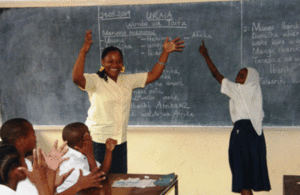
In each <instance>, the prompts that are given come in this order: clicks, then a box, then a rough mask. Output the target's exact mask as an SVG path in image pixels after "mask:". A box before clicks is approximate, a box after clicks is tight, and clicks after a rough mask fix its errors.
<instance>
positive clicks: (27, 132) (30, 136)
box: [0, 118, 94, 195]
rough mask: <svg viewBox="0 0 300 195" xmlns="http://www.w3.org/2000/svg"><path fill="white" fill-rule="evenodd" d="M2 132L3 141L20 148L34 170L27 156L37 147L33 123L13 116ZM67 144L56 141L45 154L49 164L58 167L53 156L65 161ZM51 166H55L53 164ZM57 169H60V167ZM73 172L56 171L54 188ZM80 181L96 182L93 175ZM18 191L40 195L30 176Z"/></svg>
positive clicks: (24, 193)
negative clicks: (60, 144)
mask: <svg viewBox="0 0 300 195" xmlns="http://www.w3.org/2000/svg"><path fill="white" fill-rule="evenodd" d="M0 134H1V139H2V141H3V143H7V144H11V145H14V146H15V147H16V148H17V149H18V151H19V153H20V155H21V157H22V158H23V160H24V159H25V163H26V165H27V167H28V170H29V171H32V163H31V161H30V160H28V159H27V158H25V157H27V156H29V155H31V154H32V152H33V149H34V148H35V147H36V136H35V132H34V129H33V126H32V124H31V123H30V122H29V121H27V120H26V119H23V118H13V119H10V120H8V121H6V122H5V123H4V124H3V125H2V127H1V129H0ZM65 145H66V143H64V144H63V145H62V146H61V147H59V148H57V141H56V142H55V143H54V146H53V148H52V151H51V152H50V153H49V154H48V155H45V158H46V160H48V162H49V163H48V164H51V162H52V164H54V165H55V167H57V168H54V169H58V166H59V164H58V163H53V161H51V157H56V158H52V159H54V160H55V159H57V160H59V161H58V162H59V163H60V162H61V161H63V158H62V157H63V155H64V154H65V153H66V152H67V150H66V149H65ZM51 167H52V168H53V166H51ZM57 171H59V169H58V170H57ZM71 172H72V169H71V170H70V171H69V172H67V173H65V174H62V175H60V176H59V174H57V173H56V178H55V186H54V188H55V187H57V186H59V185H61V184H62V183H63V181H64V179H65V178H67V177H68V176H69V175H70V173H71ZM52 174H53V172H52ZM80 181H81V182H82V181H85V182H86V183H93V182H94V181H93V180H92V178H91V176H85V177H82V178H81V180H80ZM50 182H51V181H50ZM83 183H84V182H83ZM78 186H81V184H78ZM53 190H54V189H52V191H53ZM54 191H55V190H54ZM17 193H18V194H20V195H38V191H37V189H36V186H35V185H34V184H33V183H32V182H31V181H30V180H29V179H28V178H26V179H25V180H23V181H20V182H19V184H18V186H17Z"/></svg>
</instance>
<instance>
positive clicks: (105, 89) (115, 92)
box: [84, 73, 148, 144]
mask: <svg viewBox="0 0 300 195" xmlns="http://www.w3.org/2000/svg"><path fill="white" fill-rule="evenodd" d="M147 76H148V73H137V74H121V75H119V76H118V79H117V82H115V81H114V80H112V79H111V78H109V77H107V79H108V80H107V82H106V81H105V80H104V79H101V78H100V77H99V76H98V75H97V74H96V73H94V74H84V77H85V79H86V85H85V89H84V90H85V91H86V92H87V93H88V95H89V100H90V103H91V106H90V108H89V109H88V116H87V119H86V122H85V124H86V125H87V126H88V127H89V130H90V133H91V136H92V138H93V141H95V142H98V143H105V142H106V139H107V138H112V139H115V140H117V141H118V144H121V143H123V142H125V141H127V125H128V121H129V112H130V104H131V96H132V90H133V89H135V88H143V87H145V83H146V80H147Z"/></svg>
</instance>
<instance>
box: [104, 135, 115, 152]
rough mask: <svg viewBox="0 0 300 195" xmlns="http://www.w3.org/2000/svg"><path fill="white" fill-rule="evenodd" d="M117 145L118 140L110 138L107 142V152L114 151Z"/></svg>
mask: <svg viewBox="0 0 300 195" xmlns="http://www.w3.org/2000/svg"><path fill="white" fill-rule="evenodd" d="M116 145H117V140H114V139H111V138H108V139H107V140H106V143H105V146H106V149H107V150H109V151H113V150H114V149H115V146H116Z"/></svg>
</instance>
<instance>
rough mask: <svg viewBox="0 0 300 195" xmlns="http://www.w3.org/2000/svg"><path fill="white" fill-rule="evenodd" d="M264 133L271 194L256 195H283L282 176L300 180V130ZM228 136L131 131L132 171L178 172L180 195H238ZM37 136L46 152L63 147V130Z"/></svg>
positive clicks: (210, 131)
mask: <svg viewBox="0 0 300 195" xmlns="http://www.w3.org/2000/svg"><path fill="white" fill-rule="evenodd" d="M37 128H39V127H37ZM37 128H35V129H37ZM264 129H265V131H264V133H265V138H266V143H267V153H268V158H267V160H268V168H269V176H270V181H271V187H272V190H271V191H270V192H269V193H265V192H262V193H255V194H259V195H265V194H269V195H281V194H283V175H300V166H299V165H300V152H299V147H300V140H299V138H300V128H299V127H294V128H284V127H282V128H278V127H277V128H264ZM230 132H231V128H230V127H190V128H189V127H174V128H170V127H130V128H129V131H128V171H129V173H149V174H169V173H173V172H175V174H177V175H178V176H179V194H181V195H216V194H222V195H227V194H228V195H230V194H234V193H231V172H230V168H229V163H228V143H229V136H230ZM36 134H37V139H38V145H39V146H41V147H42V148H43V149H44V150H46V151H50V149H51V145H52V143H53V142H54V141H55V139H58V140H60V142H59V143H60V144H61V143H62V140H61V129H60V127H56V128H55V130H46V129H44V130H37V131H36ZM169 194H174V191H172V192H170V193H169Z"/></svg>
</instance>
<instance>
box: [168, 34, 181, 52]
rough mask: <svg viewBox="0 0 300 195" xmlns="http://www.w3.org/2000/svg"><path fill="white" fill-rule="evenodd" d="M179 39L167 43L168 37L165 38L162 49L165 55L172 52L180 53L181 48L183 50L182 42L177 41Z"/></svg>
mask: <svg viewBox="0 0 300 195" xmlns="http://www.w3.org/2000/svg"><path fill="white" fill-rule="evenodd" d="M179 39H180V37H177V38H176V39H174V40H172V41H169V37H167V38H166V40H165V42H164V45H163V49H164V51H165V52H167V53H171V52H173V51H182V49H181V48H184V45H182V44H183V43H184V41H178V40H179Z"/></svg>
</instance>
